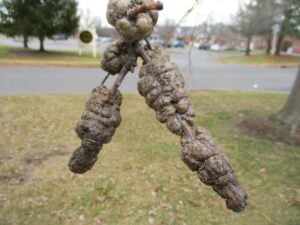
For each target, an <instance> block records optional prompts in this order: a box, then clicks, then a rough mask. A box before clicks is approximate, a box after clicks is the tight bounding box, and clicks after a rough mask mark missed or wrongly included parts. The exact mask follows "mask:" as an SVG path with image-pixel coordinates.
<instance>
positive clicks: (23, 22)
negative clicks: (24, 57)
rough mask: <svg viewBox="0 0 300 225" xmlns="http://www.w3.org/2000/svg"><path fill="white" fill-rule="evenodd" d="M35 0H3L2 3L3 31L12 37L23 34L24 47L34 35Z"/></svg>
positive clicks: (1, 23) (0, 8)
mask: <svg viewBox="0 0 300 225" xmlns="http://www.w3.org/2000/svg"><path fill="white" fill-rule="evenodd" d="M32 3H33V0H3V1H2V3H1V5H0V27H1V33H4V34H6V35H7V36H10V37H15V36H22V37H23V43H24V47H25V48H28V38H29V37H30V36H32V35H33V27H32V22H31V21H32V19H33V18H32V15H33V11H34V6H33V4H32Z"/></svg>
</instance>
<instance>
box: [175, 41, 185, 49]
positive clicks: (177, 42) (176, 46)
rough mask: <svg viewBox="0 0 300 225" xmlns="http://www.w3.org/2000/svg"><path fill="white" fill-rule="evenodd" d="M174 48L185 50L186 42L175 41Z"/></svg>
mask: <svg viewBox="0 0 300 225" xmlns="http://www.w3.org/2000/svg"><path fill="white" fill-rule="evenodd" d="M172 47H173V48H184V41H179V40H176V41H173V43H172Z"/></svg>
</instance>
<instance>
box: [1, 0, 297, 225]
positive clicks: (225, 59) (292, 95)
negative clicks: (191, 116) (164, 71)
mask: <svg viewBox="0 0 300 225" xmlns="http://www.w3.org/2000/svg"><path fill="white" fill-rule="evenodd" d="M162 2H163V3H164V10H163V11H161V12H160V18H159V22H158V24H157V25H156V27H155V29H154V31H153V33H152V35H151V37H149V39H150V42H151V44H152V45H162V46H164V47H165V48H167V50H168V53H169V54H170V55H171V59H172V61H174V62H175V63H176V64H177V65H178V67H179V69H180V71H181V73H182V74H183V77H184V78H185V81H186V88H187V89H188V90H189V91H190V92H189V93H190V97H191V100H192V103H193V105H194V107H195V110H196V111H197V112H198V117H197V123H198V124H200V125H201V126H204V127H205V128H207V129H208V130H209V131H210V132H211V133H212V135H213V136H214V137H215V138H216V140H217V142H218V143H219V144H220V145H221V146H222V147H223V148H224V151H225V152H226V154H227V155H228V156H229V158H230V159H231V162H232V164H233V165H234V167H235V170H236V174H237V176H238V178H239V180H240V182H241V183H242V184H243V186H244V187H245V189H246V190H247V191H248V193H249V196H250V206H249V207H248V208H247V209H246V211H245V212H243V213H242V214H238V215H236V214H233V213H231V212H230V211H228V210H227V209H226V207H225V204H224V202H223V200H222V199H219V197H218V196H216V194H215V193H213V191H212V190H211V189H210V188H209V187H206V186H204V185H203V184H201V183H200V182H199V181H198V179H197V176H196V174H193V173H191V172H189V171H188V169H187V168H186V166H185V165H184V164H183V163H182V162H181V160H180V151H181V149H180V144H179V140H178V139H177V138H176V137H174V136H173V135H171V134H169V133H168V131H167V129H166V128H165V127H164V126H163V125H161V124H158V123H157V122H156V121H155V114H154V113H153V112H152V111H151V110H149V109H148V108H147V106H146V104H144V101H143V99H142V98H141V97H139V96H138V94H137V87H136V86H137V81H138V69H136V71H135V73H133V74H130V75H128V76H127V77H126V80H125V81H124V83H123V85H122V86H121V91H122V92H123V93H125V96H124V104H123V106H122V116H123V122H122V125H121V127H120V128H119V129H118V131H117V133H116V135H115V137H114V138H113V142H112V143H111V144H109V145H107V146H105V148H104V149H103V150H102V152H101V154H100V157H99V161H98V163H97V165H96V166H95V168H94V169H93V170H92V171H91V172H89V173H88V174H86V175H72V174H71V173H70V172H69V170H68V168H67V161H68V158H69V156H70V154H71V153H72V150H73V149H75V148H76V146H78V145H79V139H78V138H77V137H76V134H75V132H74V127H75V125H76V122H77V120H78V119H79V118H80V115H81V113H82V111H83V110H84V105H85V101H86V100H87V98H88V93H90V91H91V90H92V88H94V87H95V86H97V85H99V84H100V83H101V81H102V79H103V78H104V77H105V76H106V72H104V71H103V70H101V68H100V60H101V58H102V55H103V52H104V51H105V49H106V47H107V46H108V45H110V44H111V43H112V42H113V41H114V40H115V39H116V38H117V37H118V33H117V32H116V31H115V29H114V28H113V27H112V26H110V25H109V24H108V22H107V20H106V8H107V3H108V0H77V1H75V0H68V1H66V0H47V1H40V0H0V224H1V225H2V224H5V225H6V224H182V225H183V224H186V225H190V224H195V225H196V224H197V225H198V224H218V225H219V224H239V225H240V224H243V225H244V224H245V225H247V224H249V225H250V224H259V225H263V224H266V225H267V224H268V225H269V224H270V225H271V224H274V225H275V224H276V225H277V224H280V225H298V224H300V222H299V221H300V177H299V171H300V166H299V165H300V163H299V162H300V161H299V159H300V148H299V146H300V70H299V66H300V2H299V1H297V0H185V1H181V0H180V1H172V0H164V1H162ZM84 32H88V34H87V36H88V37H87V36H86V33H85V34H84ZM89 36H90V37H91V38H90V39H89ZM139 66H140V65H139ZM114 81H115V78H109V80H108V82H107V85H108V86H111V85H112V84H113V82H114ZM141 131H142V132H141Z"/></svg>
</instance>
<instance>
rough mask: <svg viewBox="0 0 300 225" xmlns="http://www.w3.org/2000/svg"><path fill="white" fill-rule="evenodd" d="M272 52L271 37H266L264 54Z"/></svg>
mask: <svg viewBox="0 0 300 225" xmlns="http://www.w3.org/2000/svg"><path fill="white" fill-rule="evenodd" d="M271 50H272V36H268V37H267V49H266V54H268V55H270V54H271Z"/></svg>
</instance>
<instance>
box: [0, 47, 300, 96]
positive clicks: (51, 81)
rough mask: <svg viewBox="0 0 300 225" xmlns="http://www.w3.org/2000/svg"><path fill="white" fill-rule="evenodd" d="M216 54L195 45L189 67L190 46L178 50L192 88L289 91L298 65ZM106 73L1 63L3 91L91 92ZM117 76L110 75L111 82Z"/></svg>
mask: <svg viewBox="0 0 300 225" xmlns="http://www.w3.org/2000/svg"><path fill="white" fill-rule="evenodd" d="M214 57H215V55H212V54H211V53H208V52H205V51H199V50H197V49H194V50H193V51H192V54H191V61H190V62H191V63H190V64H191V67H190V68H191V69H189V60H188V49H184V50H183V49H180V50H176V53H175V54H172V60H173V61H174V62H175V63H177V64H178V66H179V69H180V71H181V72H182V74H183V76H184V77H185V79H186V86H187V89H189V90H206V89H232V90H249V91H272V92H289V91H290V90H291V87H292V85H293V82H294V79H295V76H296V73H297V68H289V69H281V68H263V67H250V66H242V65H233V64H224V63H221V62H215V61H213V58H214ZM105 75H106V73H105V72H103V71H102V70H101V69H100V68H99V69H97V68H92V69H89V68H54V67H50V68H44V67H40V68H39V67H36V68H34V67H0V95H17V94H24V95H27V94H50V93H88V92H90V90H91V89H92V88H93V87H95V86H96V85H98V84H99V83H100V82H101V80H102V79H103V78H104V76H105ZM114 80H115V77H111V78H110V79H109V81H108V85H111V84H112V83H113V81H114ZM137 81H138V75H137V72H136V73H135V74H129V75H128V76H127V77H126V79H125V81H124V83H123V85H122V87H121V90H122V91H124V92H137V88H136V84H137Z"/></svg>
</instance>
